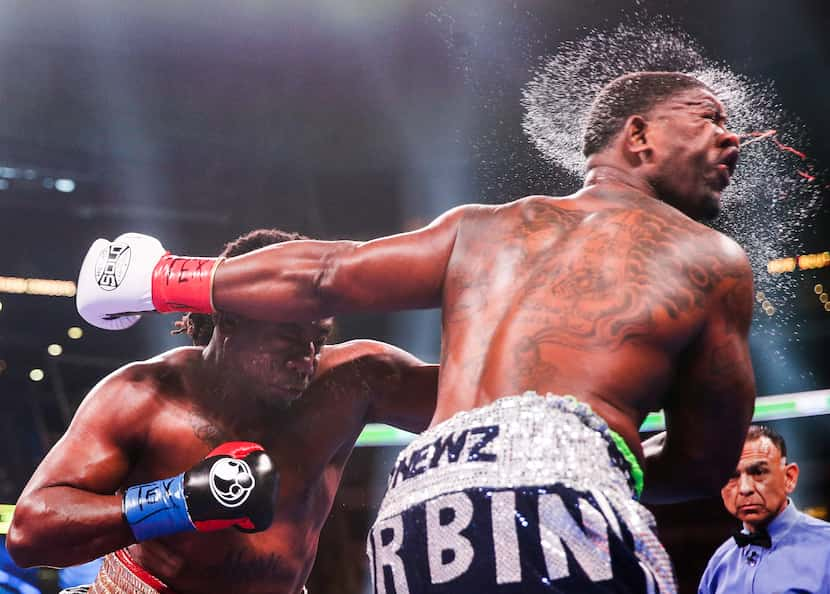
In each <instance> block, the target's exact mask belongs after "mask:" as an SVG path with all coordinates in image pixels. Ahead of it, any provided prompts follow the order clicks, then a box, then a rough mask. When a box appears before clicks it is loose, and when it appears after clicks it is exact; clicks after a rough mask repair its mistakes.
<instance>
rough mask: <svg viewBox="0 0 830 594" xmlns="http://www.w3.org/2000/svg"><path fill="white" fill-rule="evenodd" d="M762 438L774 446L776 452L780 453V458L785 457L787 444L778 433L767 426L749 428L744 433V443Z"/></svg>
mask: <svg viewBox="0 0 830 594" xmlns="http://www.w3.org/2000/svg"><path fill="white" fill-rule="evenodd" d="M762 437H766V438H768V439H769V440H770V441H771V442H772V443H774V444H775V447H777V448H778V451H779V452H781V457H782V458H786V457H787V442H785V441H784V438H783V437H782V436H781V434H780V433H778V432H777V431H776V430H775V429H773V428H772V427H768V426H767V425H750V426H749V431H747V433H746V441H755V440H756V439H761V438H762Z"/></svg>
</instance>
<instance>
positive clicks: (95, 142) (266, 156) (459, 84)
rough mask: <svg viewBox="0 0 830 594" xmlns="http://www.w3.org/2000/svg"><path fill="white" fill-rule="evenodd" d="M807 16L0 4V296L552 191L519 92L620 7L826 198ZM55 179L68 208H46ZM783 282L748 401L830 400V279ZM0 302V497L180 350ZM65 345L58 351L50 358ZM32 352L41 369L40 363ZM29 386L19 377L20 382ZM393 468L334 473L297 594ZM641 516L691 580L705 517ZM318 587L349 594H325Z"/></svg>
mask: <svg viewBox="0 0 830 594" xmlns="http://www.w3.org/2000/svg"><path fill="white" fill-rule="evenodd" d="M826 4H827V3H826V2H825V1H824V0H809V1H808V0H803V1H799V2H780V1H778V0H764V1H760V2H759V1H757V0H735V1H731V2H721V1H710V0H699V1H680V0H677V1H669V2H660V3H656V2H655V3H650V2H641V3H637V4H635V3H621V2H610V1H608V2H606V1H580V2H577V1H564V0H561V1H557V2H553V1H549V2H527V1H517V2H474V1H472V0H470V1H465V2H432V1H417V2H416V1H413V0H409V1H404V0H388V1H381V0H378V1H376V2H371V1H368V0H359V1H357V0H308V1H304V2H299V1H297V2H287V1H275V2H258V1H254V0H241V1H239V2H214V1H202V2H195V1H189V2H162V1H159V0H149V1H142V2H135V3H116V2H104V1H103V0H87V1H83V2H81V1H74V2H60V3H54V2H29V1H20V2H11V1H1V2H0V10H2V15H1V16H0V167H5V168H6V169H5V170H0V174H2V172H3V171H5V172H6V175H0V186H2V189H0V276H21V277H38V278H53V279H66V280H74V278H75V277H76V274H77V270H78V268H79V265H80V261H81V259H82V257H83V255H84V253H85V251H86V249H87V247H88V246H89V244H90V243H91V241H92V240H93V239H95V238H96V237H99V236H100V237H107V238H110V239H112V238H114V237H115V236H117V235H119V234H120V233H123V232H125V231H139V232H145V233H150V234H154V235H156V236H158V237H159V238H161V240H162V241H163V243H164V244H165V247H167V248H168V249H170V250H171V251H173V252H174V253H187V254H193V255H211V254H214V253H216V252H218V251H219V250H220V249H221V246H222V244H223V243H224V242H225V241H227V240H229V239H232V238H233V237H235V236H237V235H238V234H240V233H242V232H245V231H247V230H250V229H252V228H256V227H263V226H277V227H281V228H284V229H288V230H297V231H301V232H304V233H306V234H308V235H311V236H314V237H320V238H325V239H333V238H354V239H363V238H370V237H374V236H378V235H382V234H388V233H392V232H398V231H401V230H404V229H408V228H412V227H414V226H417V225H420V224H422V223H424V222H426V221H428V220H430V219H431V218H433V217H434V216H435V215H437V214H439V213H440V212H442V211H444V210H445V209H447V208H449V207H451V206H454V205H456V204H460V203H464V202H489V203H499V202H505V201H508V200H511V199H514V198H517V197H520V196H522V195H526V194H530V193H548V194H562V193H564V192H566V191H570V190H572V189H573V187H572V185H568V184H567V183H563V182H562V181H561V179H562V178H561V176H558V175H556V174H555V173H556V172H555V170H552V169H551V168H549V167H547V166H546V165H545V164H544V163H543V162H542V161H541V159H540V157H539V155H538V154H537V153H536V152H535V151H534V149H532V148H531V147H530V146H529V143H528V142H527V140H526V139H525V138H524V136H523V135H522V133H521V116H522V112H521V108H520V105H519V99H520V93H521V88H522V86H523V85H524V84H525V83H526V82H527V81H528V79H529V78H530V76H531V73H532V70H533V69H534V68H535V67H536V66H538V64H539V60H540V57H542V56H544V55H545V54H547V53H549V52H552V51H554V50H555V49H556V46H557V44H558V43H559V42H562V41H566V40H569V39H576V38H579V37H580V36H582V35H584V33H585V32H586V31H587V30H590V29H594V28H602V29H608V28H611V27H613V26H614V25H615V24H616V23H617V22H618V21H619V20H620V19H621V18H622V16H623V15H624V14H629V15H630V14H631V13H632V12H633V10H634V9H643V8H645V9H647V10H649V11H651V12H652V13H657V12H659V13H662V14H666V15H669V16H671V17H672V18H673V19H674V20H675V21H677V22H678V23H679V24H680V26H681V27H682V28H683V29H684V30H686V31H687V32H688V33H690V34H691V35H692V36H693V37H694V38H696V39H697V40H698V41H699V42H700V44H701V45H702V46H703V48H704V50H705V51H706V53H707V55H709V56H710V57H712V58H714V59H717V60H722V61H723V62H725V63H726V64H728V65H729V66H730V67H731V68H733V69H734V70H736V71H738V72H741V73H744V74H747V75H749V76H752V77H758V78H765V79H770V80H772V81H774V83H775V85H776V87H777V89H778V92H779V94H780V99H781V102H782V104H783V105H784V106H785V107H786V109H787V110H788V111H790V112H791V113H793V114H796V115H797V116H798V117H799V118H800V119H801V120H802V122H803V124H804V130H805V139H806V140H805V145H804V146H801V147H799V148H801V149H803V150H807V151H808V152H809V155H810V159H811V161H812V162H813V163H814V164H815V166H816V168H817V169H816V170H817V172H818V174H819V178H818V181H817V182H816V183H822V184H826V183H827V176H826V174H825V173H824V171H825V168H826V167H827V164H828V163H830V145H828V143H827V142H826V139H827V138H828V137H830V118H828V117H827V106H828V105H830V66H829V65H828V57H829V56H830V47H828V44H830V41H828V36H827V34H826V31H827V30H828V25H830V20H829V19H828V14H827V11H828V9H827V8H826ZM645 41H647V39H646V40H645ZM10 169H13V170H14V172H11V171H10ZM57 178H71V179H72V180H74V182H75V190H74V191H73V192H70V193H64V192H58V191H56V190H54V189H52V188H51V187H50V181H49V180H54V179H57ZM825 191H826V190H825ZM811 216H812V218H813V220H812V221H811V222H810V223H809V224H807V225H806V231H805V232H804V233H803V234H802V237H801V241H802V245H801V246H794V247H793V249H794V250H795V249H798V250H800V253H809V252H819V251H825V250H828V249H830V240H828V237H827V231H828V216H827V214H826V213H824V212H817V213H814V214H813V215H811ZM794 253H795V252H794ZM794 253H786V254H782V255H794ZM794 274H795V275H796V276H797V277H798V286H797V290H796V299H794V300H793V301H792V303H791V304H790V305H789V306H788V307H789V308H790V309H789V310H788V311H787V312H786V313H787V316H783V317H784V318H786V320H788V321H781V319H782V316H779V317H777V318H775V317H774V318H772V319H765V318H766V316H764V315H760V314H759V315H758V316H757V317H758V318H759V322H758V324H756V327H755V330H754V331H753V332H754V334H753V340H752V348H753V357H754V360H755V364H756V372H757V376H758V387H759V393H760V394H762V395H766V394H779V393H784V392H797V391H802V390H812V389H820V388H828V387H830V369H828V365H827V360H828V357H827V347H828V331H830V313H828V312H825V311H824V309H822V307H821V304H820V303H819V302H818V299H817V296H816V294H815V293H814V291H813V287H814V285H815V284H816V283H817V282H823V283H824V284H825V285H830V269H824V270H819V271H816V272H812V273H804V272H796V273H794ZM0 302H2V310H0V360H3V361H4V362H5V364H4V365H2V364H0V368H2V372H0V443H2V448H3V452H4V456H2V458H0V502H13V501H14V500H15V499H16V498H17V495H18V494H19V491H20V489H21V488H22V486H23V484H25V481H26V480H27V479H28V477H29V475H30V474H31V472H32V470H33V469H34V467H35V466H36V464H37V462H38V461H39V460H40V458H41V457H42V456H43V454H44V453H45V451H46V450H47V449H48V448H49V447H50V446H51V444H52V443H54V441H55V440H56V439H57V437H59V436H60V434H61V433H62V432H63V430H64V429H65V427H66V425H67V423H68V421H69V419H70V418H71V414H72V411H73V410H74V408H75V407H76V406H77V404H78V403H79V402H80V400H81V399H82V397H83V395H84V394H85V393H86V391H87V390H88V389H89V388H90V387H91V386H92V385H94V383H95V382H96V381H98V380H99V379H100V378H101V377H103V376H104V375H105V374H107V373H109V372H110V371H112V370H113V369H115V368H116V367H118V366H119V365H121V364H123V363H125V362H127V361H130V360H135V359H140V358H145V357H148V356H151V355H152V354H155V353H157V352H159V351H161V350H164V349H166V348H170V347H172V346H176V345H180V344H184V341H183V340H182V339H180V338H176V337H170V336H168V333H167V330H168V328H169V327H170V324H171V322H172V318H170V317H167V318H161V317H159V318H155V319H146V320H143V321H142V322H141V323H140V324H138V325H137V326H135V327H134V328H132V329H130V330H128V331H125V332H120V333H107V332H105V331H102V330H98V329H95V328H92V327H90V326H88V325H85V324H84V323H83V322H82V321H81V320H80V318H79V317H78V316H77V313H76V312H75V310H74V303H73V300H72V299H68V298H65V297H39V296H22V295H6V294H2V293H0ZM762 318H763V319H762ZM796 323H797V324H798V332H799V335H798V336H799V340H798V341H793V340H791V335H792V332H793V329H794V328H795V326H794V325H793V324H796ZM770 324H773V325H775V326H774V329H775V330H776V332H774V333H773V334H770V332H769V328H770ZM73 325H79V326H81V327H82V328H83V330H84V331H85V334H84V336H83V338H82V339H80V340H70V339H69V338H67V335H66V331H67V328H68V327H70V326H73ZM438 333H439V327H438V317H437V316H436V315H435V313H434V312H428V313H415V314H399V315H383V316H381V315H378V316H359V317H352V318H346V319H344V320H342V321H341V325H340V338H343V339H345V338H350V337H357V336H360V337H373V338H379V339H383V340H388V341H390V342H394V343H396V344H399V345H400V346H402V347H404V348H408V349H409V350H411V351H413V352H414V353H416V354H418V355H419V356H421V357H423V358H425V359H428V360H437V358H438V352H437V349H438ZM771 336H775V338H771ZM51 343H59V344H61V345H62V346H63V349H64V353H63V354H62V355H61V356H60V357H50V356H49V355H48V354H47V353H46V347H47V345H49V344H51ZM35 367H37V368H41V369H43V370H44V371H45V374H46V377H45V379H44V380H43V381H41V382H33V381H31V380H30V379H29V371H30V370H31V369H32V368H35ZM826 422H827V417H816V418H814V419H805V420H798V421H788V422H786V423H782V424H781V427H780V428H782V430H783V431H784V432H785V435H786V436H787V437H788V439H789V440H790V441H791V442H792V443H793V445H792V446H791V447H792V449H793V450H794V455H796V456H798V457H799V458H798V459H799V460H800V461H802V462H803V464H804V466H805V468H804V470H805V472H804V475H803V480H804V481H805V484H803V485H802V489H800V490H799V497H800V498H801V500H800V501H799V502H800V503H802V502H803V505H809V506H818V507H821V506H825V509H826V505H827V496H826V493H827V492H828V488H827V487H828V484H827V482H828V481H827V477H828V476H830V472H828V470H829V469H828V464H827V462H825V461H824V460H827V459H828V458H827V449H828V445H827V442H828V440H827V437H826V435H827V431H826V429H825V427H824V426H825V424H826ZM393 455H394V451H393V450H392V449H391V448H390V449H361V450H359V451H358V452H357V453H356V454H355V456H354V457H353V460H352V463H351V467H350V470H349V474H347V476H346V478H345V480H344V488H343V489H342V490H341V493H340V496H339V499H338V502H337V505H336V507H335V512H334V521H333V522H331V523H330V526H329V528H328V529H327V533H326V535H325V536H324V541H323V543H322V544H321V549H320V550H321V555H320V559H319V561H318V566H317V569H316V570H315V574H314V579H313V581H312V584H311V585H313V586H314V589H313V590H312V592H314V594H317V593H318V592H328V591H339V592H351V591H355V592H357V591H360V588H362V587H363V586H362V585H363V583H364V580H365V567H364V566H363V565H364V564H363V557H362V554H363V553H362V549H363V544H362V542H363V538H364V535H365V531H366V527H367V526H368V523H369V521H370V520H371V518H372V516H373V510H372V508H371V507H367V501H375V500H376V497H377V493H378V489H379V487H378V485H381V484H382V480H383V473H384V472H385V470H386V468H387V467H388V461H389V460H390V458H391V457H392V456H393ZM679 471H682V469H679ZM659 515H660V518H661V520H663V522H662V524H661V528H662V529H663V531H664V533H665V535H666V537H667V539H668V541H669V546H670V548H671V549H672V551H673V552H674V553H675V559H676V562H677V564H678V570H679V573H680V574H681V577H683V576H687V575H688V576H691V577H688V578H687V579H688V580H689V583H690V584H691V583H693V582H696V579H697V575H695V572H697V574H698V575H699V567H700V564H701V559H702V561H703V562H705V560H706V558H708V555H709V554H710V553H711V551H712V550H713V549H714V546H716V545H717V544H718V543H719V542H720V540H721V539H722V538H723V534H724V532H725V531H728V529H729V522H728V518H725V516H724V515H723V513H722V512H721V510H720V505H719V503H718V502H717V501H714V502H707V503H703V504H699V503H696V504H693V505H689V506H683V507H679V508H673V509H669V510H660V514H659ZM338 543H339V544H338ZM344 543H346V544H344ZM332 551H334V552H332ZM333 566H337V567H336V568H333ZM335 569H336V571H338V572H340V573H339V575H343V576H351V575H353V576H354V584H356V585H355V586H354V588H356V589H348V588H347V587H345V586H344V584H346V583H350V582H349V581H348V580H347V579H346V578H345V577H344V578H342V579H341V578H336V579H334V581H331V580H332V579H333V578H331V576H332V575H336V574H335V573H334V571H335ZM328 572H331V573H328ZM332 583H335V584H339V586H338V588H337V589H336V590H332V589H330V586H329V585H328V584H332ZM689 591H691V590H689Z"/></svg>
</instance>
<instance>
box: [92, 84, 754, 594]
mask: <svg viewBox="0 0 830 594" xmlns="http://www.w3.org/2000/svg"><path fill="white" fill-rule="evenodd" d="M725 118H726V115H725V113H724V107H723V105H722V104H721V102H720V101H719V100H718V98H717V97H716V96H715V95H714V94H713V92H712V91H711V90H710V89H709V88H708V87H706V86H705V85H704V84H703V83H701V82H700V81H699V80H697V79H695V78H693V77H690V76H686V75H683V74H680V73H634V74H630V75H626V76H624V77H621V78H619V79H616V80H614V81H612V82H611V83H609V84H608V85H607V86H606V87H605V88H604V89H603V90H602V91H601V92H600V93H599V95H598V96H597V98H596V99H595V101H594V103H593V106H592V110H591V114H590V116H589V121H588V122H587V129H586V134H585V139H584V140H585V142H584V152H585V155H586V156H587V157H588V161H587V173H586V177H585V183H584V187H583V188H582V189H581V190H580V191H579V192H577V193H575V194H573V195H571V196H567V197H564V198H552V197H548V196H530V197H527V198H523V199H521V200H517V201H516V202H512V203H510V204H505V205H501V206H484V205H467V206H461V207H458V208H455V209H453V210H451V211H449V212H447V213H446V214H444V215H443V216H441V217H439V218H438V219H437V220H436V221H435V222H433V223H432V224H431V225H429V226H428V227H426V228H424V229H421V230H419V231H415V232H412V233H406V234H402V235H396V236H392V237H386V238H382V239H378V240H375V241H369V242H366V243H357V242H348V241H338V242H312V241H301V242H290V243H285V244H282V245H279V246H274V247H270V248H268V249H264V250H260V251H258V252H255V253H252V254H247V255H243V256H240V257H238V258H230V259H228V260H226V261H224V262H223V263H218V262H216V261H201V260H200V261H198V262H192V261H188V260H182V259H178V258H175V257H172V256H164V250H163V248H161V246H160V245H159V244H158V243H157V242H154V240H152V239H149V238H138V237H133V238H127V240H125V241H123V242H121V243H120V244H119V245H117V246H115V248H113V249H116V250H117V249H123V246H125V245H129V246H131V249H135V250H137V251H138V252H140V253H141V254H142V255H143V263H142V264H141V265H138V264H136V265H135V266H133V264H131V265H130V266H131V267H132V269H131V270H127V271H125V272H123V275H124V276H125V279H128V280H124V285H129V288H125V290H124V291H123V292H122V293H121V295H122V296H123V300H122V301H121V302H120V303H119V304H115V303H113V301H112V296H111V295H110V296H108V295H107V294H105V293H107V292H106V291H104V290H103V289H102V288H101V286H100V282H101V276H100V275H97V276H96V275H95V273H94V266H93V263H94V262H95V261H98V260H99V259H100V258H102V257H106V253H107V250H108V249H110V248H111V247H112V246H110V245H109V244H108V243H107V242H104V243H99V244H98V245H97V246H93V249H92V251H91V252H90V255H89V256H88V257H87V264H86V265H85V270H86V274H83V275H82V276H83V278H82V282H81V283H80V285H81V286H79V295H78V301H79V308H80V310H81V311H82V312H83V313H84V315H86V316H87V319H89V320H90V321H93V323H95V322H96V321H97V323H99V324H102V325H105V324H115V323H119V322H120V321H121V320H120V319H119V318H118V317H117V316H118V315H119V314H123V313H126V312H140V311H143V310H152V309H155V310H159V311H171V310H177V309H180V308H184V309H190V308H196V309H202V308H204V310H205V311H211V310H212V308H213V307H215V308H216V309H218V310H219V311H228V312H235V313H238V314H240V315H245V316H247V317H250V318H256V319H263V320H292V319H295V320H305V319H314V318H318V317H321V316H326V315H333V314H336V313H340V312H349V311H362V310H393V309H407V308H422V307H436V306H441V307H443V350H442V358H441V374H440V382H439V392H438V403H437V407H436V411H435V416H434V417H433V420H432V426H431V428H430V429H429V430H428V431H426V432H425V433H424V434H422V435H421V436H419V437H418V438H417V439H416V440H415V441H414V442H413V443H412V444H411V445H410V446H409V447H407V448H406V449H405V450H404V451H403V452H402V453H401V455H400V457H399V459H398V462H397V465H396V467H395V469H394V471H393V473H392V476H391V479H390V484H389V490H388V492H387V494H386V497H385V499H384V502H383V504H382V506H381V509H380V511H379V515H378V519H377V522H376V524H375V526H374V528H373V530H372V533H371V535H370V538H369V554H370V558H371V561H372V571H373V572H374V575H375V589H376V591H377V592H387V593H391V592H395V593H396V594H402V593H409V592H413V593H414V592H419V593H420V592H436V593H437V592H455V591H457V592H473V591H475V592H494V593H495V592H498V593H501V592H505V593H506V592H522V593H528V592H537V591H556V592H579V593H580V594H583V593H586V592H609V591H611V592H653V591H655V590H659V591H660V592H664V593H665V592H673V591H675V584H674V578H673V575H672V571H671V566H670V563H669V560H668V558H667V556H666V553H665V551H664V549H663V548H662V546H661V545H660V543H659V542H658V541H657V539H656V537H655V535H654V533H653V531H652V528H653V518H652V517H651V515H650V514H649V513H648V511H647V510H646V509H645V508H644V507H642V505H640V504H639V503H638V502H637V501H635V498H636V496H637V494H638V492H639V491H640V489H641V487H642V480H643V472H642V470H641V466H642V465H643V464H644V465H645V491H644V493H643V496H644V497H649V498H650V499H651V500H652V501H672V500H679V499H684V498H690V497H695V496H699V495H705V494H710V493H716V492H717V491H718V489H719V488H720V486H721V485H722V484H723V483H724V482H725V481H726V479H727V478H728V477H729V475H730V473H731V472H732V471H733V470H734V467H735V463H736V461H737V459H738V454H739V452H740V450H741V446H742V444H743V439H744V435H745V433H746V429H747V426H748V423H749V420H750V416H751V413H752V408H753V401H754V397H755V390H754V379H753V373H752V366H751V362H750V358H749V352H748V347H747V334H748V330H749V325H750V320H751V313H752V303H753V299H752V274H751V269H750V266H749V263H748V260H747V258H746V255H745V254H744V252H743V250H742V249H741V248H740V247H739V246H738V245H736V244H735V243H734V242H733V241H731V240H730V239H728V238H726V237H724V236H723V235H721V234H719V233H717V232H716V231H714V230H712V229H710V228H708V227H706V226H704V225H703V224H700V223H699V222H697V221H696V220H695V219H705V218H708V217H711V216H713V215H714V214H715V213H717V211H718V208H719V206H720V195H721V192H722V190H723V189H724V187H726V185H727V184H728V183H729V181H730V177H731V174H732V172H733V170H734V168H735V165H736V162H737V158H738V138H737V136H736V135H735V134H732V133H731V132H729V131H728V130H727V128H726V125H725ZM102 250H103V251H102ZM102 254H103V255H102ZM196 264H198V266H201V268H202V270H203V271H202V272H191V271H190V270H191V269H195V266H196ZM212 271H213V272H212ZM212 274H213V277H212V276H211V275H212ZM183 280H186V281H187V282H182V281H183ZM133 283H134V285H133ZM113 316H115V317H113ZM128 320H129V318H128ZM566 395H570V396H567V397H566ZM426 396H427V397H428V396H429V394H426ZM660 408H662V409H664V411H665V414H666V424H667V433H666V434H664V435H662V436H661V437H659V438H657V439H654V440H652V441H650V442H648V443H647V444H646V448H645V452H644V448H643V446H642V444H641V443H640V440H639V436H638V427H639V426H640V424H641V423H642V421H643V420H644V418H645V417H646V415H647V413H648V412H649V411H652V410H656V409H660Z"/></svg>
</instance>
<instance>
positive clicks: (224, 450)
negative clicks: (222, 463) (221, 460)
mask: <svg viewBox="0 0 830 594" xmlns="http://www.w3.org/2000/svg"><path fill="white" fill-rule="evenodd" d="M264 451H265V448H263V447H262V446H261V445H259V444H258V443H254V442H252V441H228V442H225V443H223V444H222V445H220V446H217V447H215V448H214V449H213V450H212V451H211V452H210V453H209V454H208V455H207V456H205V458H210V457H211V456H230V457H231V458H236V459H237V460H239V459H240V458H244V457H245V456H247V455H248V454H250V453H251V452H264Z"/></svg>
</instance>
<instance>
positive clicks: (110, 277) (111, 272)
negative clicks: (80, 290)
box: [95, 243, 130, 291]
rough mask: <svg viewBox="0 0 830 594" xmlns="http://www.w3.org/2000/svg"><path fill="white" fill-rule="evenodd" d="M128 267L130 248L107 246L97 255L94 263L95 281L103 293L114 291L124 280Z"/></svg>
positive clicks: (114, 245)
mask: <svg viewBox="0 0 830 594" xmlns="http://www.w3.org/2000/svg"><path fill="white" fill-rule="evenodd" d="M129 265H130V246H128V245H121V244H118V243H111V244H109V245H108V246H107V247H106V249H103V250H101V253H100V254H98V260H97V261H96V262H95V280H96V281H97V282H98V286H99V287H101V288H102V289H103V290H104V291H114V290H115V289H117V288H118V285H120V284H121V281H123V280H124V275H125V274H126V273H127V268H128V267H129Z"/></svg>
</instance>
